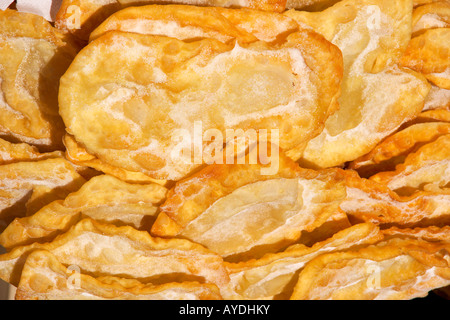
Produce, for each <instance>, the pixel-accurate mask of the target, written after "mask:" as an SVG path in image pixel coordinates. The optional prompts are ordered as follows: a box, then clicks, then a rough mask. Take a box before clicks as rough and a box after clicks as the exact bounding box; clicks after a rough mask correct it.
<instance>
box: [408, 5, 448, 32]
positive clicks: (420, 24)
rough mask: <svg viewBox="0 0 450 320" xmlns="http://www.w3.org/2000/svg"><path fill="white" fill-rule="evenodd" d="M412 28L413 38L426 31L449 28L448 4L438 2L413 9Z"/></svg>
mask: <svg viewBox="0 0 450 320" xmlns="http://www.w3.org/2000/svg"><path fill="white" fill-rule="evenodd" d="M412 26H413V29H412V31H413V36H415V35H418V34H420V33H422V32H423V31H424V30H427V29H434V28H448V27H450V3H449V2H447V1H438V2H434V3H430V4H426V5H423V6H420V7H418V8H415V9H414V11H413V16H412Z"/></svg>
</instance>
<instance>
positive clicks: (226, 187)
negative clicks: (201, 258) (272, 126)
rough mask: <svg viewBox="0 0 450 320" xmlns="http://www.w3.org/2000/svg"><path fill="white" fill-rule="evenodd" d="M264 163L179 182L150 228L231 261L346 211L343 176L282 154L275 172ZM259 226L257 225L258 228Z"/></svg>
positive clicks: (215, 169)
mask: <svg viewBox="0 0 450 320" xmlns="http://www.w3.org/2000/svg"><path fill="white" fill-rule="evenodd" d="M263 167H264V166H262V165H260V164H254V165H237V164H236V165H211V166H208V167H206V168H204V169H203V170H201V171H199V172H198V173H196V174H194V175H193V176H191V177H189V178H187V179H185V180H182V181H179V182H177V184H176V185H175V186H174V187H173V188H172V189H171V190H170V191H169V193H168V196H167V200H166V201H165V202H164V204H163V205H162V206H161V207H160V210H161V213H160V214H159V216H158V218H157V220H156V221H155V223H154V224H153V226H152V229H151V232H152V233H153V234H155V235H158V236H164V237H168V236H178V237H182V238H187V239H190V240H192V241H195V242H197V243H201V244H203V245H204V246H206V247H207V248H209V249H210V250H213V251H215V252H217V253H219V254H220V255H222V256H224V257H227V259H228V260H230V259H231V260H235V259H238V258H237V257H239V259H249V258H252V257H260V256H261V255H262V254H264V253H267V252H275V251H276V250H279V249H282V248H283V247H286V246H287V245H289V244H292V243H293V242H295V241H297V240H298V239H299V238H300V236H301V232H302V231H313V230H314V229H316V228H318V227H320V226H321V225H322V224H324V223H326V222H327V221H330V220H340V219H344V218H346V215H345V214H344V213H343V212H341V211H340V210H339V204H340V201H342V200H343V199H344V198H345V186H344V183H343V181H342V180H336V179H335V177H334V176H333V174H332V173H329V172H327V171H324V172H315V171H312V170H305V169H301V168H300V167H298V166H297V165H296V164H295V163H293V162H292V161H291V160H290V159H288V158H286V157H285V156H283V155H282V154H280V161H279V169H278V172H277V173H276V174H273V175H264V174H261V168H263ZM255 226H258V227H255Z"/></svg>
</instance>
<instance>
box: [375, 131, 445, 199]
mask: <svg viewBox="0 0 450 320" xmlns="http://www.w3.org/2000/svg"><path fill="white" fill-rule="evenodd" d="M370 179H371V180H374V181H376V182H379V183H383V184H386V185H387V186H388V187H389V188H390V189H391V190H394V191H395V192H397V193H398V194H400V195H410V194H413V193H414V192H416V191H418V190H425V191H435V192H443V191H444V190H446V191H447V192H448V191H449V189H448V186H449V182H450V134H447V135H442V136H441V137H438V138H437V139H436V141H433V142H430V143H428V144H425V145H424V146H422V147H421V148H419V149H418V150H417V152H414V153H411V154H409V155H408V156H407V157H406V159H405V162H404V163H402V164H399V165H398V166H397V167H396V169H395V171H388V172H379V173H377V174H375V175H374V176H372V177H371V178H370Z"/></svg>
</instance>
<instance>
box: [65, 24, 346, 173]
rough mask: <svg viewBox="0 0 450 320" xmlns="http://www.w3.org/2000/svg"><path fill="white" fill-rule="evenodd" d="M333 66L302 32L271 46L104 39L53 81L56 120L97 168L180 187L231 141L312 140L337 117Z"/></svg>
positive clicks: (334, 58)
mask: <svg viewBox="0 0 450 320" xmlns="http://www.w3.org/2000/svg"><path fill="white" fill-rule="evenodd" d="M119 53H120V54H119ZM340 59H341V57H340V52H339V50H337V48H336V47H335V46H333V45H332V44H330V43H329V42H327V41H326V40H325V39H324V38H323V37H322V36H320V35H318V34H317V33H315V32H313V31H310V30H301V31H298V32H294V33H291V34H290V35H289V36H287V38H286V39H285V41H284V42H283V43H281V44H272V45H271V44H268V43H266V42H262V41H257V42H253V43H250V44H239V43H234V44H224V43H222V42H219V41H217V40H214V39H203V40H199V41H192V42H183V41H180V40H177V39H174V38H169V37H161V36H150V35H142V34H136V33H129V32H118V31H112V32H108V33H107V34H105V35H104V36H102V37H100V38H97V39H96V40H94V41H92V42H91V43H90V44H89V45H87V46H86V47H85V48H84V49H83V50H82V51H81V52H80V53H79V54H78V55H77V57H76V58H75V60H74V62H73V63H72V64H71V66H70V68H69V69H68V71H67V72H66V73H65V74H64V76H63V77H62V78H61V88H60V91H59V104H60V114H61V115H62V117H63V119H64V121H65V124H66V131H67V132H68V133H70V134H72V135H73V136H74V138H75V140H76V141H77V142H78V143H81V144H82V145H83V147H84V148H85V149H86V151H87V152H88V153H89V154H92V155H94V156H95V157H97V158H98V159H100V160H101V161H102V162H104V163H106V164H108V165H112V166H114V167H119V168H123V169H125V170H128V171H134V172H142V173H144V174H146V175H148V176H150V177H152V178H154V179H166V180H179V179H181V178H183V177H185V176H186V175H188V174H189V173H191V172H192V171H194V170H195V169H197V168H199V167H200V166H202V165H203V164H204V163H205V162H206V160H205V159H209V158H211V147H213V148H214V150H215V151H218V152H222V150H221V149H222V148H223V144H225V143H228V142H231V141H235V140H236V134H237V133H238V132H242V133H243V134H244V136H245V137H246V138H248V139H249V145H251V144H252V143H255V142H256V141H258V140H268V141H272V142H274V144H277V145H279V146H280V147H281V148H282V149H283V150H290V149H293V148H295V147H297V146H298V145H300V144H302V143H304V142H306V141H308V140H309V139H311V138H312V137H314V136H316V135H317V134H318V133H319V132H320V131H321V130H322V128H323V122H324V120H325V119H326V118H327V117H328V116H329V114H330V113H332V112H334V111H335V108H336V105H335V103H334V102H335V100H336V98H337V96H338V95H339V91H340V87H339V80H340V76H341V71H342V65H341V63H342V61H341V60H340ZM74 92H76V94H74ZM230 131H232V132H233V133H234V134H230V133H229V132H230ZM262 132H266V133H267V135H266V136H265V137H263V138H262V139H261V134H262ZM209 135H212V136H214V137H215V139H217V140H214V138H212V137H210V136H209ZM196 139H197V140H196ZM211 140H213V142H212V141H211ZM193 144H194V147H193V148H191V146H192V145H193ZM198 148H200V151H197V149H198ZM186 149H188V150H186ZM189 149H190V150H189ZM198 152H199V155H200V159H198V157H197V153H198Z"/></svg>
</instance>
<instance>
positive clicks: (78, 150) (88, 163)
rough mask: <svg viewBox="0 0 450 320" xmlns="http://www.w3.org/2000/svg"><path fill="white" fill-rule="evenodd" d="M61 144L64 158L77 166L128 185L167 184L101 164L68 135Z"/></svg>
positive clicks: (140, 174)
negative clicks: (64, 149) (87, 168)
mask: <svg viewBox="0 0 450 320" xmlns="http://www.w3.org/2000/svg"><path fill="white" fill-rule="evenodd" d="M63 142H64V145H65V147H66V151H65V156H66V158H67V159H68V160H69V161H70V162H72V163H74V164H76V165H78V166H83V167H89V168H92V169H94V170H98V171H100V172H103V173H106V174H108V175H111V176H114V177H116V178H119V179H120V180H123V181H126V182H129V183H157V184H160V185H162V186H165V185H167V184H168V181H167V180H157V179H153V178H150V177H149V176H147V175H145V174H143V173H142V172H134V171H128V170H125V169H122V168H118V167H114V166H112V165H109V164H107V163H104V162H102V161H101V160H99V159H98V158H96V157H95V156H93V155H91V154H89V153H88V152H87V151H86V149H84V148H83V147H82V146H81V145H80V144H79V143H78V142H77V141H76V140H75V139H74V137H73V136H72V135H70V134H66V135H64V139H63Z"/></svg>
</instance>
